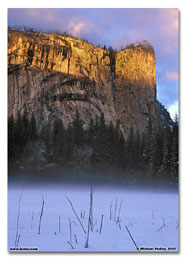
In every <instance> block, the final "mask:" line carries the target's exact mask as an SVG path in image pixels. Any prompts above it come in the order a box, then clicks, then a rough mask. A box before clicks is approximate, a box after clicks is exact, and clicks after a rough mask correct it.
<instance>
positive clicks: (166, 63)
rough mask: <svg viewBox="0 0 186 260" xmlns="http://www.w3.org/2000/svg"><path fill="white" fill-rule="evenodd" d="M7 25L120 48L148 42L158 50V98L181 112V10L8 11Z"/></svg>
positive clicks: (176, 111) (168, 107)
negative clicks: (64, 33)
mask: <svg viewBox="0 0 186 260" xmlns="http://www.w3.org/2000/svg"><path fill="white" fill-rule="evenodd" d="M8 25H9V26H18V27H23V26H26V27H32V28H33V29H35V30H39V31H51V32H54V31H58V32H67V33H69V34H71V35H73V36H76V37H82V38H84V39H87V40H88V41H89V42H92V43H93V44H95V45H98V44H99V45H101V46H103V45H104V44H105V45H106V46H107V47H109V46H112V47H113V48H116V49H118V50H119V49H120V48H121V46H123V47H125V46H126V44H129V43H135V42H137V41H142V40H148V41H149V42H150V43H151V44H152V46H153V47H154V50H155V56H156V76H157V98H158V100H159V101H160V102H161V103H162V104H163V105H164V106H165V107H166V108H167V109H168V110H169V112H170V113H171V114H172V115H174V114H175V113H178V78H179V72H178V64H179V63H178V56H179V49H178V48H179V42H178V39H179V38H178V33H179V28H178V27H179V12H178V9H170V8H167V9H163V8H161V9H156V8H153V9H152V8H149V9H135V8H132V9H126V8H119V9H117V8H114V9H105V8H102V9H95V8H90V9H85V8H83V9H73V8H69V9H68V8H63V9H60V8H57V9H55V8H52V9H39V8H36V9H33V8H27V9H19V8H17V9H9V10H8Z"/></svg>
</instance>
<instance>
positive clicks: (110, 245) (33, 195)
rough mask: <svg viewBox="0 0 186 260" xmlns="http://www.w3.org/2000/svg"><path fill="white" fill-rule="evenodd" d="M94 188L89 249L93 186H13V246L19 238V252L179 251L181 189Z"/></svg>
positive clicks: (10, 225) (10, 218) (10, 193)
mask: <svg viewBox="0 0 186 260" xmlns="http://www.w3.org/2000/svg"><path fill="white" fill-rule="evenodd" d="M93 188H95V191H94V193H93V224H94V226H93V231H91V230H90V232H89V241H88V247H87V248H85V241H86V238H87V231H88V217H89V205H90V186H89V185H82V186H81V185H41V186H40V185H38V186H37V185H35V186H30V187H29V186H28V185H25V186H24V189H23V186H21V185H20V186H12V185H9V189H8V250H9V251H10V252H12V251H13V252H14V248H15V242H16V244H17V245H16V248H17V249H18V250H19V251H22V250H29V251H32V249H37V251H58V252H59V251H61V252H67V251H69V252H74V251H88V252H90V251H91V252H92V251H98V252H99V251H107V252H109V251H124V252H129V251H132V252H137V251H138V250H137V248H136V246H137V247H138V248H139V251H142V252H144V251H150V252H152V251H156V252H157V251H158V252H165V251H166V252H175V251H178V250H179V215H178V207H179V200H178V193H177V192H168V191H166V192H162V191H156V190H154V191H142V190H137V189H136V190H135V189H128V190H127V189H126V188H121V187H120V188H116V187H115V188H111V187H107V188H106V187H103V186H99V185H98V186H96V187H93ZM21 193H22V196H21ZM65 196H67V197H68V198H69V199H70V201H71V203H72V205H73V208H74V210H75V212H74V211H73V209H72V207H71V205H70V202H69V201H68V199H67V198H66V197H65ZM43 199H44V205H43ZM19 202H20V204H19ZM19 206H20V207H19ZM42 206H43V214H42V215H41V211H42ZM75 213H76V214H77V216H78V217H77V216H76V215H75ZM101 220H102V221H101ZM39 222H40V234H38V229H39ZM80 222H81V223H80ZM101 222H102V224H101ZM101 225H102V226H101ZM82 226H83V228H84V229H85V232H86V234H85V232H84V231H83V228H82ZM16 234H17V240H16ZM135 244H136V245H135Z"/></svg>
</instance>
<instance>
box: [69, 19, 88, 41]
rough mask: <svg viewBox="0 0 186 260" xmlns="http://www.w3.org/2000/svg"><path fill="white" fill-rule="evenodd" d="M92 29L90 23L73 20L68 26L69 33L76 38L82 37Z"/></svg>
mask: <svg viewBox="0 0 186 260" xmlns="http://www.w3.org/2000/svg"><path fill="white" fill-rule="evenodd" d="M90 28H91V26H90V24H89V23H88V22H84V21H80V22H77V21H75V20H71V21H70V22H69V23H68V25H67V31H68V32H69V33H70V34H72V35H73V36H75V37H78V36H79V37H80V36H82V35H83V34H84V33H87V32H88V30H89V29H90Z"/></svg>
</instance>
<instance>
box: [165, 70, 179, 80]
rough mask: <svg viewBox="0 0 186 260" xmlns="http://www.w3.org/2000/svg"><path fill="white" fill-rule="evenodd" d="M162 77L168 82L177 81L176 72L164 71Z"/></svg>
mask: <svg viewBox="0 0 186 260" xmlns="http://www.w3.org/2000/svg"><path fill="white" fill-rule="evenodd" d="M164 77H165V79H166V80H168V81H177V80H178V72H177V71H165V73H164Z"/></svg>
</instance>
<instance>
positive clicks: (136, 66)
mask: <svg viewBox="0 0 186 260" xmlns="http://www.w3.org/2000/svg"><path fill="white" fill-rule="evenodd" d="M115 107H116V111H117V115H118V117H119V119H120V120H121V123H122V125H124V124H125V122H127V124H128V125H127V126H126V127H125V131H126V133H127V132H128V130H129V128H130V126H131V125H132V126H133V128H134V131H136V130H137V129H139V130H140V132H142V131H144V130H145V129H146V127H147V125H148V124H149V119H151V120H152V123H153V124H154V125H157V123H158V122H157V120H156V116H157V111H156V110H157V105H156V68H155V55H154V51H153V48H152V46H151V45H150V44H149V43H148V42H146V41H144V42H141V43H138V44H135V45H130V46H129V47H127V48H126V49H125V50H123V51H121V52H119V53H117V55H116V63H115Z"/></svg>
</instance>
